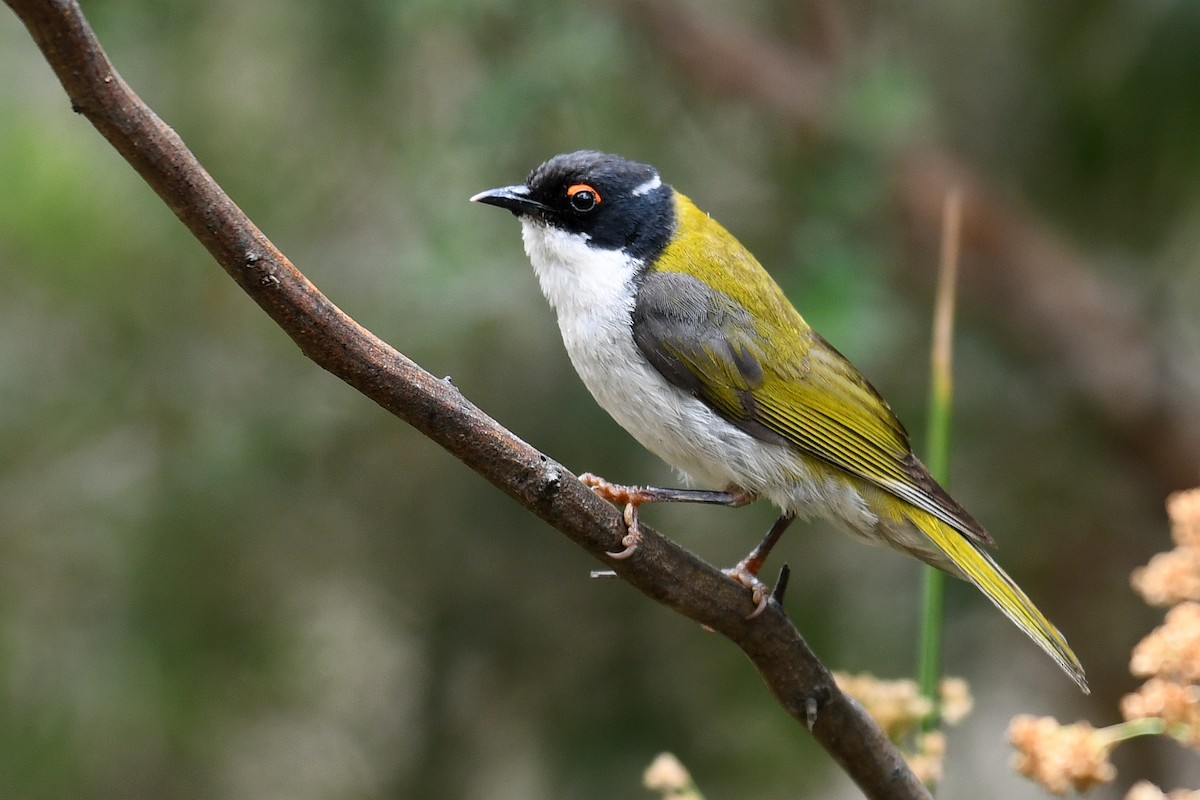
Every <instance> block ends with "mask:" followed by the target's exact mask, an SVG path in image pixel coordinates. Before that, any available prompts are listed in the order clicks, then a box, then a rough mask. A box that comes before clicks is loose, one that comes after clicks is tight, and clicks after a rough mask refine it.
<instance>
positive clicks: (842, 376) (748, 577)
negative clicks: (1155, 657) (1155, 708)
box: [471, 151, 1087, 692]
mask: <svg viewBox="0 0 1200 800" xmlns="http://www.w3.org/2000/svg"><path fill="white" fill-rule="evenodd" d="M471 199H472V200H475V201H477V202H480V203H487V204H489V205H494V206H499V207H501V208H505V209H508V210H509V211H511V212H512V213H513V214H515V215H516V216H517V218H518V219H519V220H520V222H521V231H522V235H523V238H524V241H525V252H526V253H527V254H528V256H529V260H530V261H531V262H532V263H533V269H534V272H535V273H537V278H538V281H539V283H540V284H541V288H542V292H543V293H544V294H545V295H546V299H547V300H549V301H550V305H551V306H553V308H554V310H555V312H557V315H558V324H559V328H560V330H561V332H562V338H563V343H564V344H565V345H566V348H567V353H568V355H569V356H570V359H571V363H572V364H574V365H575V369H576V371H578V373H579V376H580V377H581V378H582V379H583V383H584V385H586V386H587V388H588V390H589V391H590V392H591V393H592V395H593V396H594V397H595V398H596V401H597V402H598V403H599V404H600V406H601V407H602V408H603V409H604V410H605V411H607V412H608V413H609V414H610V415H612V417H613V419H615V420H616V421H617V423H618V424H619V425H621V427H623V428H624V429H625V430H627V431H628V432H629V433H630V434H632V435H633V437H634V438H635V439H637V440H638V441H639V442H641V443H642V445H643V446H645V447H646V448H647V449H649V450H650V451H651V452H653V453H654V454H656V455H657V456H659V457H660V458H661V459H663V460H664V461H666V462H667V463H668V464H670V465H671V466H672V467H674V468H675V469H676V470H678V471H679V472H680V473H681V474H682V476H683V477H684V478H685V479H688V480H690V481H691V482H693V483H694V484H695V485H697V486H704V487H710V488H707V489H665V488H655V487H636V486H618V485H615V484H610V483H608V482H607V481H605V480H603V479H601V478H597V477H595V476H591V475H584V476H581V479H583V480H584V482H585V483H587V484H588V485H590V486H592V487H593V488H594V489H596V490H597V491H598V492H599V493H600V494H601V495H603V496H605V497H606V498H608V499H609V500H611V501H613V502H617V503H620V504H623V505H624V506H625V519H626V523H627V524H628V528H629V531H628V535H627V536H626V538H625V541H624V542H623V544H624V546H625V549H624V550H622V551H621V552H617V553H610V556H611V557H612V558H617V559H619V558H627V557H629V556H630V555H632V554H633V553H634V552H635V551H636V548H637V544H638V542H639V540H640V538H641V534H640V532H639V530H638V523H637V507H638V505H639V504H642V503H647V502H654V501H687V502H700V503H714V504H722V505H729V506H740V505H744V504H746V503H749V502H751V501H753V500H755V499H758V498H759V497H765V498H767V499H769V500H770V501H771V502H772V503H774V504H775V505H776V506H778V507H779V509H780V511H781V514H780V517H779V519H778V520H777V521H776V522H775V524H774V525H773V526H772V528H771V530H770V532H768V534H767V536H766V538H765V539H764V540H763V542H762V543H761V544H760V545H759V546H758V547H757V548H755V550H754V551H752V552H751V553H750V555H749V556H747V558H746V559H744V560H743V561H742V562H741V563H739V564H738V565H737V566H736V567H734V568H733V569H732V570H729V574H730V575H731V576H732V577H734V578H735V579H736V580H738V581H740V582H741V583H743V584H744V585H746V586H747V587H748V588H749V589H750V590H751V591H752V592H753V599H754V601H755V603H756V604H757V607H756V611H755V612H754V613H755V614H758V613H761V611H762V610H763V609H764V608H765V607H766V605H767V603H768V602H769V599H770V593H769V592H768V591H767V590H766V587H765V586H764V585H763V584H762V583H761V582H760V581H759V580H758V577H757V574H758V571H759V569H760V568H761V566H762V564H763V562H764V560H765V559H766V557H767V554H768V552H769V551H770V549H771V547H772V546H773V545H774V543H775V542H776V541H777V540H778V538H779V536H780V535H781V534H782V533H783V531H784V529H785V528H786V527H787V526H788V524H789V523H790V522H791V521H792V520H793V519H794V518H795V517H797V516H801V517H809V516H812V515H820V516H824V517H827V518H829V519H830V520H832V521H834V522H835V523H837V524H839V525H840V526H841V527H842V528H844V529H845V530H847V531H848V532H850V533H852V534H854V535H856V536H857V537H859V538H860V539H862V540H864V541H866V542H869V543H871V544H886V545H890V546H892V547H894V548H896V549H898V550H902V551H904V552H906V553H910V554H911V555H914V556H916V557H917V558H919V559H921V560H922V561H924V562H925V563H927V564H932V565H933V566H935V567H938V568H939V569H942V570H945V571H946V572H948V573H950V574H951V575H955V576H957V577H959V578H964V579H966V580H968V581H970V582H971V583H973V584H975V586H977V587H978V588H979V589H980V591H982V592H983V593H984V594H985V595H987V597H988V599H990V600H991V601H992V602H993V603H995V604H996V606H997V607H998V608H999V609H1000V610H1001V611H1002V612H1004V614H1005V615H1006V616H1007V617H1008V618H1009V619H1010V620H1012V621H1013V622H1014V623H1015V624H1016V625H1017V627H1019V628H1020V629H1021V630H1022V631H1024V632H1025V633H1026V634H1027V635H1028V636H1029V637H1030V638H1031V639H1033V641H1034V642H1036V643H1037V644H1038V645H1039V646H1040V647H1041V648H1042V649H1043V650H1045V651H1046V652H1047V653H1048V654H1049V655H1050V657H1051V658H1053V659H1054V660H1055V661H1056V662H1057V663H1058V664H1059V666H1061V667H1062V668H1063V670H1065V671H1066V673H1067V674H1068V675H1070V676H1071V678H1072V679H1074V680H1075V682H1076V683H1077V684H1079V686H1080V687H1081V688H1082V689H1083V690H1084V691H1085V692H1086V691H1087V682H1086V680H1085V678H1084V674H1083V667H1082V666H1081V665H1080V663H1079V659H1078V658H1076V656H1075V654H1074V653H1073V652H1072V651H1071V648H1070V646H1069V645H1068V644H1067V642H1066V639H1065V638H1063V635H1062V634H1061V633H1059V631H1058V629H1057V628H1055V627H1054V625H1052V624H1051V623H1050V622H1049V620H1047V619H1046V617H1045V616H1044V615H1043V614H1042V613H1041V612H1040V611H1038V609H1037V608H1036V607H1035V606H1034V605H1033V603H1032V602H1031V601H1030V600H1029V598H1028V597H1027V596H1026V595H1025V593H1024V592H1023V591H1021V589H1020V587H1018V586H1017V584H1016V583H1015V582H1014V581H1013V580H1012V578H1010V577H1009V576H1008V575H1007V574H1006V573H1005V572H1004V570H1002V569H1001V568H1000V567H999V565H997V564H996V562H995V561H994V560H993V559H992V557H991V556H990V555H989V554H988V552H987V551H986V550H985V549H984V548H985V547H987V546H989V545H992V544H993V541H992V538H991V536H989V535H988V533H987V531H985V530H984V528H983V526H982V525H980V524H979V523H978V522H976V521H975V519H974V518H973V517H972V516H971V515H970V514H968V513H967V512H966V510H964V509H963V507H962V506H960V505H959V504H958V503H957V502H956V501H955V500H954V499H953V498H951V497H950V495H949V494H948V493H947V492H946V491H945V490H944V489H943V488H942V487H941V486H939V485H938V483H937V482H936V481H935V480H934V479H933V478H932V477H931V476H930V474H929V471H928V470H927V469H926V468H925V466H924V465H923V464H922V463H921V462H920V461H919V460H918V459H917V457H916V456H914V455H913V452H912V448H911V446H910V445H909V440H908V434H907V433H906V432H905V430H904V427H903V426H902V425H901V424H900V421H899V420H898V419H896V416H895V414H893V413H892V410H891V408H889V407H888V404H887V403H886V402H884V400H883V398H882V397H880V395H879V393H878V392H876V391H875V389H874V388H873V387H872V386H871V384H870V383H868V382H867V380H866V378H864V377H863V376H862V374H860V373H859V371H858V370H857V369H856V368H855V367H854V365H853V364H851V363H850V362H849V361H848V360H847V359H846V358H845V357H844V356H842V354H841V353H839V352H838V351H837V350H835V349H834V348H833V347H832V346H831V345H830V344H829V343H828V342H826V341H825V340H824V339H823V338H821V336H820V335H818V334H817V333H816V332H815V331H813V329H812V328H811V327H809V325H808V323H806V322H805V321H804V318H803V317H801V316H800V314H799V313H798V312H797V311H796V309H795V308H794V307H793V306H792V304H791V303H790V302H788V299H787V297H785V296H784V293H783V291H782V290H781V289H780V288H779V286H778V284H776V283H775V281H774V280H773V279H772V278H771V276H770V275H769V274H768V273H767V271H766V270H765V269H763V267H762V265H760V264H759V263H758V261H757V260H755V258H754V256H753V255H751V254H750V252H749V251H748V250H747V249H746V248H745V247H743V246H742V245H741V244H740V243H739V242H738V241H737V239H735V238H734V237H733V236H732V235H731V234H730V233H729V232H728V231H726V230H725V228H723V227H722V226H721V225H720V224H719V223H718V222H717V221H716V220H714V219H713V218H712V217H710V216H708V215H707V214H705V213H704V212H703V211H701V210H700V209H698V208H697V207H696V206H695V205H694V204H693V203H692V201H691V200H689V199H688V198H687V197H685V196H684V195H682V194H680V193H679V192H677V191H675V190H674V189H673V188H672V187H671V186H670V185H669V184H667V183H666V182H664V181H663V180H662V179H661V178H660V177H659V174H658V172H657V171H656V170H655V169H654V168H653V167H651V166H649V165H647V164H640V163H637V162H634V161H629V160H627V159H624V158H621V157H619V156H615V155H608V154H604V153H597V152H591V151H581V152H576V153H568V154H565V155H559V156H555V157H554V158H552V159H550V160H549V161H547V162H545V163H544V164H542V165H541V166H539V167H537V168H536V169H534V170H533V171H532V172H530V173H529V176H528V177H527V178H526V180H525V183H524V184H520V185H516V186H506V187H503V188H499V189H492V190H489V191H485V192H481V193H479V194H477V195H475V196H474V197H473V198H471Z"/></svg>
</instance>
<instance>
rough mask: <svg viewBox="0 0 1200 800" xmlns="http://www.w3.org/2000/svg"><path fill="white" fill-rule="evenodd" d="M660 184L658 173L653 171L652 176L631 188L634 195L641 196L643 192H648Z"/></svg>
mask: <svg viewBox="0 0 1200 800" xmlns="http://www.w3.org/2000/svg"><path fill="white" fill-rule="evenodd" d="M660 186H662V178H660V177H658V173H657V172H656V173H654V177H653V178H651V179H650V180H648V181H646V182H645V183H643V184H641V185H640V186H638V187H637V188H636V189H634V190H633V196H634V197H641V196H642V195H644V194H650V193H651V192H653V191H654V190H655V189H657V188H658V187H660Z"/></svg>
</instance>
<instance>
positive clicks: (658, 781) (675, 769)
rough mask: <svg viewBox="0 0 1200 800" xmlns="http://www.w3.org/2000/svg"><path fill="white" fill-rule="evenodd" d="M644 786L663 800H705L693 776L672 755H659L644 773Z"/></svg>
mask: <svg viewBox="0 0 1200 800" xmlns="http://www.w3.org/2000/svg"><path fill="white" fill-rule="evenodd" d="M642 785H643V786H645V787H646V788H647V789H649V790H650V791H652V792H658V793H659V794H660V795H661V796H662V798H663V800H704V798H703V797H702V796H701V794H700V790H699V789H697V788H696V784H695V782H693V781H692V775H691V773H690V772H688V771H687V767H685V766H684V765H683V762H681V761H680V760H679V759H678V758H676V757H675V756H674V755H673V754H672V753H659V754H658V756H657V757H656V758H655V759H654V760H653V761H651V762H650V766H648V767H646V771H645V772H644V773H642Z"/></svg>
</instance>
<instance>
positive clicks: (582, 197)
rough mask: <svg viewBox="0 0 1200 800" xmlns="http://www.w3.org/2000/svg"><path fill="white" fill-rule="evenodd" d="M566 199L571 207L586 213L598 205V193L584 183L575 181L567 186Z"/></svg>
mask: <svg viewBox="0 0 1200 800" xmlns="http://www.w3.org/2000/svg"><path fill="white" fill-rule="evenodd" d="M567 201H568V202H569V203H570V204H571V208H573V209H575V210H576V211H579V212H581V213H586V212H588V211H591V210H592V209H593V208H595V207H596V206H598V205H600V193H599V192H597V191H596V190H595V189H593V188H592V187H591V186H589V185H588V184H586V183H575V184H572V185H571V186H568V187H567Z"/></svg>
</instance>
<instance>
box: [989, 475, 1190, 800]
mask: <svg viewBox="0 0 1200 800" xmlns="http://www.w3.org/2000/svg"><path fill="white" fill-rule="evenodd" d="M1167 516H1168V517H1169V518H1170V520H1171V538H1172V539H1173V540H1174V542H1175V545H1176V546H1175V549H1173V550H1171V551H1170V552H1167V553H1159V554H1158V555H1156V556H1154V557H1153V558H1152V559H1150V562H1149V563H1148V564H1147V565H1146V566H1144V567H1140V568H1138V569H1136V570H1134V572H1133V576H1132V581H1131V582H1132V584H1133V588H1134V589H1135V590H1136V591H1137V592H1138V593H1139V594H1140V595H1141V596H1142V597H1143V598H1144V599H1145V600H1146V602H1147V603H1149V604H1150V605H1158V606H1171V608H1170V610H1169V611H1168V612H1167V614H1166V619H1165V620H1164V621H1163V624H1162V625H1160V626H1159V627H1158V628H1155V629H1154V630H1153V631H1151V632H1150V634H1149V635H1148V636H1146V638H1144V639H1142V641H1141V642H1139V643H1138V644H1137V646H1136V647H1134V649H1133V654H1132V656H1131V658H1130V662H1129V670H1130V672H1131V673H1132V674H1133V675H1135V676H1137V677H1140V678H1147V679H1148V680H1147V681H1146V682H1145V683H1144V684H1142V686H1141V687H1140V688H1139V689H1138V690H1137V691H1136V692H1134V693H1133V694H1129V695H1126V696H1125V697H1124V698H1123V699H1122V700H1121V715H1122V716H1123V717H1124V718H1125V720H1126V721H1125V722H1124V723H1121V724H1118V725H1112V726H1110V727H1108V728H1102V729H1099V730H1097V729H1095V728H1093V727H1092V726H1091V725H1088V724H1087V723H1086V722H1080V723H1076V724H1075V725H1062V726H1060V725H1059V724H1058V722H1056V721H1055V720H1053V719H1051V718H1049V717H1043V718H1040V719H1038V718H1034V717H1030V716H1027V715H1023V716H1019V717H1016V718H1015V719H1013V721H1012V723H1011V724H1010V726H1009V730H1008V735H1009V739H1010V740H1011V741H1012V743H1013V745H1014V746H1016V748H1017V751H1018V752H1017V755H1016V756H1015V757H1014V759H1013V766H1014V768H1015V769H1016V770H1017V771H1019V772H1020V773H1021V774H1023V775H1026V776H1028V777H1030V778H1033V779H1034V780H1036V781H1037V782H1038V783H1040V784H1042V785H1043V786H1045V787H1046V788H1047V789H1049V790H1050V791H1052V792H1055V793H1056V794H1064V793H1065V792H1066V791H1067V790H1068V789H1069V788H1074V789H1076V790H1077V791H1081V792H1082V791H1086V790H1087V789H1089V788H1091V787H1092V786H1094V785H1096V784H1099V783H1107V782H1109V781H1111V780H1112V779H1113V777H1114V776H1115V775H1116V770H1115V769H1114V768H1113V766H1112V764H1110V763H1109V761H1108V756H1109V754H1110V752H1111V751H1112V748H1113V747H1115V746H1116V744H1117V743H1119V742H1120V741H1123V740H1124V739H1128V738H1131V737H1133V736H1141V735H1145V734H1158V733H1164V732H1166V733H1169V734H1170V735H1171V736H1173V737H1174V738H1176V739H1178V740H1179V741H1181V742H1183V743H1185V744H1187V745H1189V746H1190V747H1193V748H1197V749H1200V489H1192V490H1190V491H1187V492H1180V493H1178V494H1174V495H1172V496H1171V497H1170V498H1168V500H1167ZM1126 800H1200V792H1192V791H1189V790H1178V791H1174V792H1171V793H1170V794H1164V793H1163V792H1162V791H1161V790H1160V789H1159V788H1158V787H1156V786H1154V785H1153V784H1151V783H1148V782H1146V781H1142V782H1140V783H1138V784H1136V785H1135V786H1134V787H1133V788H1132V789H1130V791H1129V794H1127V795H1126Z"/></svg>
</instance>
